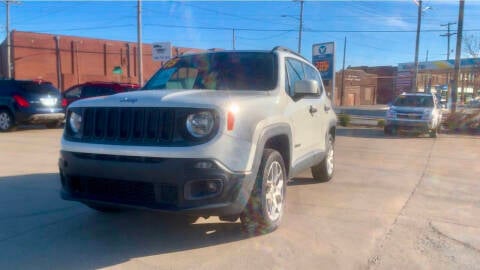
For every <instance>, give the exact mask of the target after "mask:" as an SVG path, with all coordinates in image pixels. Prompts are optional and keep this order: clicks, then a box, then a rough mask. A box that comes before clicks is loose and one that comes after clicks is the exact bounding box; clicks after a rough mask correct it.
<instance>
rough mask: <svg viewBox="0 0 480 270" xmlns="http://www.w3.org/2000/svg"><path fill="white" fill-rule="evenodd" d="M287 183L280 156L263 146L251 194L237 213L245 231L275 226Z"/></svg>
mask: <svg viewBox="0 0 480 270" xmlns="http://www.w3.org/2000/svg"><path fill="white" fill-rule="evenodd" d="M286 184H287V174H286V170H285V165H284V162H283V158H282V156H281V155H280V153H279V152H277V151H276V150H273V149H265V150H264V151H263V156H262V163H261V164H260V169H259V170H258V175H257V180H256V183H255V186H254V187H253V190H252V194H251V195H250V199H249V201H248V203H247V205H246V206H245V209H244V210H243V213H242V214H241V215H240V219H241V221H242V226H243V229H244V230H245V231H246V232H247V233H249V234H253V235H256V234H263V233H268V232H271V231H274V230H275V229H276V228H277V227H278V225H279V224H280V221H281V220H282V216H283V212H284V207H285V191H286Z"/></svg>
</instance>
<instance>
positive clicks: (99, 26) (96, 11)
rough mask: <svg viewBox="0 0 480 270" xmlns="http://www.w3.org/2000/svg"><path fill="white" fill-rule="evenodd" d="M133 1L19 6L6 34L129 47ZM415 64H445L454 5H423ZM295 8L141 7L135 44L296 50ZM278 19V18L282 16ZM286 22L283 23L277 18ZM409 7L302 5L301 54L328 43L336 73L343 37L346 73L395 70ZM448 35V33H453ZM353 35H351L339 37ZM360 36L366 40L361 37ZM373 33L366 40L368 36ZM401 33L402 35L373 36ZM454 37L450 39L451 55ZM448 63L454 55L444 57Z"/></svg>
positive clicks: (403, 49)
mask: <svg viewBox="0 0 480 270" xmlns="http://www.w3.org/2000/svg"><path fill="white" fill-rule="evenodd" d="M136 5H137V2H136V1H103V2H93V1H77V2H75V1H63V2H60V1H50V2H40V1H21V3H20V4H15V5H11V23H10V24H11V29H16V30H19V31H34V32H44V33H53V34H66V35H74V36H84V37H93V38H104V39H113V40H126V41H136ZM424 6H428V7H431V8H430V9H428V10H427V11H426V12H424V13H423V17H422V20H423V23H422V30H434V31H433V32H422V34H421V41H420V59H421V60H424V59H425V57H426V53H427V50H428V51H429V59H430V60H440V59H445V58H446V51H447V40H446V38H445V37H440V34H442V33H444V32H440V31H435V30H442V29H445V30H446V28H444V27H441V26H440V24H446V23H448V22H457V16H458V1H449V0H444V1H424ZM299 11H300V4H299V3H298V2H294V1H277V2H273V1H250V2H245V1H240V2H233V1H225V2H221V1H217V2H206V1H182V2H165V1H163V2H155V1H144V2H143V17H142V18H143V24H144V26H143V41H144V42H148V43H150V42H155V41H171V42H172V43H173V45H176V46H184V47H195V48H204V49H208V48H225V49H231V48H232V32H233V31H232V30H231V29H236V31H235V40H236V49H239V50H242V49H271V48H273V47H274V46H277V45H282V46H286V47H289V48H291V49H293V50H296V49H297V42H298V23H299V19H298V17H299ZM0 14H1V16H0V25H1V29H2V32H1V33H0V38H1V39H2V40H3V39H4V38H5V26H4V22H5V6H4V5H3V4H2V5H0ZM282 15H284V16H282ZM285 15H286V16H285ZM479 17H480V1H473V0H467V1H466V4H465V21H464V29H466V30H475V31H468V32H466V33H465V34H466V35H472V34H473V35H476V36H480V20H479V19H478V18H479ZM416 21H417V6H416V5H415V3H414V1H412V0H404V1H306V2H305V4H304V32H303V38H302V54H303V55H304V56H305V57H307V58H308V59H311V51H312V45H313V44H315V43H320V42H328V41H335V42H336V45H337V58H336V62H337V66H336V68H337V69H340V68H341V66H340V65H341V63H342V53H343V44H344V41H343V40H344V37H345V36H346V37H347V57H346V66H349V65H351V66H358V65H368V66H376V65H396V64H397V63H402V62H413V59H414V48H415V32H414V31H415V29H416ZM453 30H454V31H456V25H454V26H453ZM347 31H356V32H347ZM361 31H367V32H361ZM368 31H373V32H368ZM375 31H406V32H375ZM455 42H456V37H455V36H453V37H452V39H451V48H455ZM450 57H451V58H453V57H454V53H452V54H451V56H450Z"/></svg>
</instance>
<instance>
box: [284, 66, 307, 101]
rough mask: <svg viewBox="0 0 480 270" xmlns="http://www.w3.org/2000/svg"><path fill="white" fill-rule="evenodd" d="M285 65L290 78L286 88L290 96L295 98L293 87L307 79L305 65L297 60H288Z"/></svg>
mask: <svg viewBox="0 0 480 270" xmlns="http://www.w3.org/2000/svg"><path fill="white" fill-rule="evenodd" d="M285 63H286V69H287V76H288V84H287V86H286V87H287V89H286V90H287V92H288V94H289V95H290V96H293V95H294V93H293V90H294V89H293V87H294V86H295V82H296V81H299V80H303V79H304V78H305V74H304V71H303V65H302V62H300V61H298V60H295V59H286V62H285Z"/></svg>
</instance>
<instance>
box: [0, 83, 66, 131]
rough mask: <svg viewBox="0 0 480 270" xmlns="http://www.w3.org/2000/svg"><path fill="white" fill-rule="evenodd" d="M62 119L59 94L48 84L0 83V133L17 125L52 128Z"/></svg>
mask: <svg viewBox="0 0 480 270" xmlns="http://www.w3.org/2000/svg"><path fill="white" fill-rule="evenodd" d="M63 119H64V113H63V108H62V98H61V95H60V91H59V90H58V89H57V88H55V87H54V86H53V85H52V84H51V83H50V82H42V81H27V80H25V81H21V80H0V132H2V131H3V132H4V131H9V130H11V129H12V128H13V127H15V126H16V125H17V124H45V125H46V126H47V127H48V128H55V127H57V126H59V125H60V124H61V122H62V121H63Z"/></svg>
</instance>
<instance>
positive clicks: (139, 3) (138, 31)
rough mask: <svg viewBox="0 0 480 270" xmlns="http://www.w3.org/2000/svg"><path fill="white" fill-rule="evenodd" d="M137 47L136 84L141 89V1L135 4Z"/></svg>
mask: <svg viewBox="0 0 480 270" xmlns="http://www.w3.org/2000/svg"><path fill="white" fill-rule="evenodd" d="M137 47H138V48H137V58H138V84H139V85H140V87H143V50H142V0H138V2H137Z"/></svg>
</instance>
